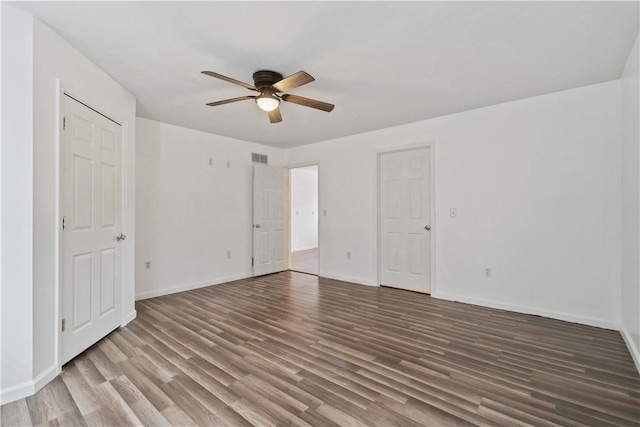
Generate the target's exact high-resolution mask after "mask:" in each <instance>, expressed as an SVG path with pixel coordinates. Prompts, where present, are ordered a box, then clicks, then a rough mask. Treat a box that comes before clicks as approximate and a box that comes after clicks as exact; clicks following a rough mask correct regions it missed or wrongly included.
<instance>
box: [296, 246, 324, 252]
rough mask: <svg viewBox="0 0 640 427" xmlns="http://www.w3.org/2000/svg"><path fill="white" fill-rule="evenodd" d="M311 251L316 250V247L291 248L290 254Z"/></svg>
mask: <svg viewBox="0 0 640 427" xmlns="http://www.w3.org/2000/svg"><path fill="white" fill-rule="evenodd" d="M311 249H318V245H315V246H305V247H302V248H292V249H291V252H302V251H310V250H311Z"/></svg>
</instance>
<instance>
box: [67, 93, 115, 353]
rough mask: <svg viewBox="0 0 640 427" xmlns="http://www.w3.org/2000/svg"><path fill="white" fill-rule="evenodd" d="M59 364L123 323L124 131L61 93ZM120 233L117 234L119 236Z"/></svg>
mask: <svg viewBox="0 0 640 427" xmlns="http://www.w3.org/2000/svg"><path fill="white" fill-rule="evenodd" d="M64 111H65V113H64V116H65V119H64V122H65V126H64V127H65V128H64V130H63V135H64V138H63V158H62V170H63V173H62V215H63V231H62V233H61V239H62V286H61V292H62V295H61V299H62V308H61V309H62V318H63V319H64V325H65V326H64V331H63V332H62V333H61V341H60V342H61V358H62V363H65V362H67V361H69V360H71V359H72V358H73V357H75V356H76V355H78V354H79V353H81V352H82V351H84V350H85V349H86V348H88V347H90V346H91V345H92V344H94V343H95V342H97V341H98V340H100V339H101V338H102V337H104V336H105V335H107V334H108V333H109V332H111V331H112V330H114V329H115V328H117V327H118V326H119V325H120V323H121V320H122V316H121V312H122V303H121V297H120V293H121V268H122V255H121V252H122V251H121V245H122V244H123V242H122V240H117V239H116V237H117V236H119V235H120V234H121V232H122V195H121V183H122V129H121V126H120V125H118V124H116V123H114V122H113V121H111V120H109V119H107V118H106V117H104V116H102V115H100V114H98V113H96V112H95V111H93V110H92V109H90V108H88V107H86V106H84V105H82V104H81V103H79V102H77V101H75V100H74V99H72V98H70V97H68V96H65V97H64ZM120 238H122V236H120Z"/></svg>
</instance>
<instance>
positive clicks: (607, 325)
mask: <svg viewBox="0 0 640 427" xmlns="http://www.w3.org/2000/svg"><path fill="white" fill-rule="evenodd" d="M431 296H432V297H434V298H439V299H444V300H447V301H458V302H463V303H467V304H473V305H481V306H483V307H491V308H497V309H500V310H507V311H515V312H516V313H523V314H533V315H536V316H543V317H549V318H551V319H557V320H564V321H567V322H572V323H580V324H582V325H588V326H595V327H598V328H604V329H612V330H614V331H619V330H620V324H619V323H617V322H610V321H607V320H602V319H596V318H593V317H584V316H576V315H573V314H568V313H561V312H555V311H549V310H543V309H538V308H532V307H524V306H521V305H512V304H503V303H500V302H496V301H490V300H483V299H479V298H469V297H464V296H460V295H454V294H449V293H446V292H437V291H436V292H434V293H433V294H431Z"/></svg>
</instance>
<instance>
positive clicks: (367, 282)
mask: <svg viewBox="0 0 640 427" xmlns="http://www.w3.org/2000/svg"><path fill="white" fill-rule="evenodd" d="M318 277H319V278H321V279H322V278H325V279H331V280H340V281H341V282H349V283H353V284H355V285H365V286H378V285H377V284H376V283H375V281H373V280H371V279H363V278H360V277H352V276H343V275H340V274H327V273H320V274H319V275H318Z"/></svg>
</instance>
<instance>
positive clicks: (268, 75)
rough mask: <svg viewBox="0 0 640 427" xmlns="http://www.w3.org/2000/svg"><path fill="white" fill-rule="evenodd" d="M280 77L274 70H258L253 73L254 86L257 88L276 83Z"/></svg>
mask: <svg viewBox="0 0 640 427" xmlns="http://www.w3.org/2000/svg"><path fill="white" fill-rule="evenodd" d="M282 79H283V77H282V74H280V73H276V72H275V71H269V70H260V71H256V72H255V73H253V82H254V86H255V87H256V89H258V90H260V89H262V88H268V87H271V85H273V84H275V83H278V82H279V81H280V80H282Z"/></svg>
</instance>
